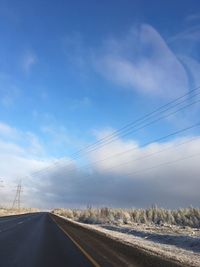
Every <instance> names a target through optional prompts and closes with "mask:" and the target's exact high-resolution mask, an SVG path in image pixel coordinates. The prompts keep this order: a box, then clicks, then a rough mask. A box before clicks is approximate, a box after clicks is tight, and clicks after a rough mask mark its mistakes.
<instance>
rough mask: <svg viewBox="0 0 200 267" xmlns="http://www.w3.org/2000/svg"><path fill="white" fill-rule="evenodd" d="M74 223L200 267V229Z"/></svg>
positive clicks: (191, 266)
mask: <svg viewBox="0 0 200 267" xmlns="http://www.w3.org/2000/svg"><path fill="white" fill-rule="evenodd" d="M75 223H77V224H79V225H81V226H83V227H85V228H88V229H93V230H95V231H98V232H101V233H103V234H105V235H107V236H109V237H110V238H114V239H116V240H118V241H119V242H123V243H126V244H128V245H131V246H133V247H138V248H140V249H142V250H145V251H147V252H149V253H153V254H156V255H160V256H162V257H165V258H169V259H172V260H175V261H178V262H181V263H184V264H185V265H186V266H188V267H199V266H200V230H199V229H194V228H190V227H178V226H170V225H163V226H155V225H145V224H134V225H131V226H125V225H121V226H119V225H117V226H116V225H110V224H99V225H91V224H84V223H79V222H75Z"/></svg>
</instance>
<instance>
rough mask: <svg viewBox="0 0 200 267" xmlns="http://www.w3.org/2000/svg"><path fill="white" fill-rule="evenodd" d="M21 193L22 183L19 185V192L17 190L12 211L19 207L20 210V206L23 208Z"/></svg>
mask: <svg viewBox="0 0 200 267" xmlns="http://www.w3.org/2000/svg"><path fill="white" fill-rule="evenodd" d="M21 191H22V183H21V181H20V182H19V184H18V185H17V190H16V194H15V198H14V201H13V205H12V209H14V208H15V207H17V209H18V210H20V206H21Z"/></svg>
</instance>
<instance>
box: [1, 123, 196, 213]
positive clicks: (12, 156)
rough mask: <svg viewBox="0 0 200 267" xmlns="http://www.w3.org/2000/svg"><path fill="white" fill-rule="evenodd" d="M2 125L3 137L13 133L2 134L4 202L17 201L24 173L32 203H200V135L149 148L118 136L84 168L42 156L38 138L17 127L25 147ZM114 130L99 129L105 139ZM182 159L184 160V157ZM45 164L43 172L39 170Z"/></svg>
mask: <svg viewBox="0 0 200 267" xmlns="http://www.w3.org/2000/svg"><path fill="white" fill-rule="evenodd" d="M0 129H1V131H0V133H1V134H2V135H0V136H3V135H5V134H6V133H8V136H10V139H9V140H10V141H8V140H4V139H2V138H1V141H0V177H3V180H4V184H5V187H4V188H1V196H2V202H3V203H7V204H9V203H11V202H12V200H13V197H14V191H11V190H10V188H11V186H13V185H16V183H17V181H18V180H19V179H20V178H23V177H24V179H23V187H24V192H23V194H22V203H23V204H24V205H27V206H28V205H29V206H38V207H44V208H51V207H58V206H86V205H87V204H91V205H113V206H149V205H151V204H152V203H157V204H158V205H161V206H165V207H179V206H188V205H190V204H192V205H194V206H196V205H198V203H199V191H198V188H199V186H200V179H199V158H200V155H198V156H195V157H191V158H189V157H190V156H192V155H196V154H198V153H199V147H200V136H196V137H192V136H191V137H187V138H186V137H184V138H176V139H174V140H171V141H166V142H163V143H156V142H154V143H151V144H149V145H148V146H145V147H142V146H140V145H139V144H138V142H137V141H136V140H126V141H125V140H122V139H121V138H119V137H118V138H117V139H116V141H115V142H113V143H110V144H107V145H106V146H103V147H101V148H98V149H97V150H95V151H93V152H91V153H90V154H89V157H88V163H89V164H90V166H89V167H88V168H80V167H78V163H77V162H76V161H70V159H69V158H67V157H65V158H62V159H57V160H55V159H53V158H47V157H46V158H45V157H43V158H42V157H38V154H37V153H35V151H34V150H30V147H31V146H33V147H36V149H37V146H38V143H37V142H38V139H37V138H36V140H37V141H36V145H35V144H34V143H35V136H34V135H33V136H31V138H29V137H30V135H31V134H30V133H29V134H27V133H21V132H20V131H18V134H17V135H18V136H27V140H26V146H25V145H22V144H21V143H20V142H19V140H18V139H14V137H13V136H14V135H15V134H16V131H17V129H14V128H12V127H11V126H9V125H6V124H2V123H1V127H0ZM12 129H13V131H14V133H15V134H13V133H12ZM113 131H114V130H111V129H106V130H105V131H99V132H96V136H98V138H102V137H104V136H105V135H107V134H108V133H110V132H113ZM28 140H29V145H28ZM31 151H32V152H31ZM38 151H40V146H39V148H38ZM127 151H128V152H127ZM116 155H118V156H116ZM187 157H188V158H187ZM183 158H185V160H180V159H183ZM94 162H95V164H94ZM167 162H170V164H166V163H167ZM171 162H175V164H171ZM79 164H80V163H79ZM49 166H51V167H49ZM52 166H53V167H52ZM43 168H45V170H44V171H42V172H39V173H34V172H35V171H37V170H38V169H43ZM31 173H33V175H32V176H31V175H30V174H31Z"/></svg>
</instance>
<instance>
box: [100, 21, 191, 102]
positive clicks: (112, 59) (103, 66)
mask: <svg viewBox="0 0 200 267" xmlns="http://www.w3.org/2000/svg"><path fill="white" fill-rule="evenodd" d="M95 63H96V65H97V69H98V71H99V72H100V73H102V74H103V75H104V76H105V77H107V78H108V79H110V80H111V81H114V82H115V83H117V84H119V85H121V86H123V87H127V88H130V89H133V90H137V91H138V92H141V93H145V94H146V93H149V94H153V95H157V96H162V97H165V98H170V97H176V96H177V95H180V94H181V93H182V92H183V93H184V92H186V91H187V89H188V78H187V74H186V72H185V70H184V67H183V66H182V64H181V62H180V61H179V60H178V59H177V57H176V55H175V54H174V53H173V52H172V51H171V50H170V48H169V47H168V45H167V44H166V42H165V41H164V39H163V38H162V37H161V35H160V34H159V33H158V32H157V31H156V30H155V29H154V28H153V27H152V26H150V25H147V24H142V25H140V26H139V27H134V28H132V30H131V31H130V32H129V34H128V35H127V36H126V37H125V38H123V39H122V40H117V39H113V40H110V41H107V42H106V44H105V48H104V50H103V52H102V53H101V54H100V55H99V56H96V57H95Z"/></svg>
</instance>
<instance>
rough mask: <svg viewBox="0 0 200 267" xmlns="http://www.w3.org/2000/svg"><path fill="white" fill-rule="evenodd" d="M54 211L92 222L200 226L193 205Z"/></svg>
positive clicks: (74, 218)
mask: <svg viewBox="0 0 200 267" xmlns="http://www.w3.org/2000/svg"><path fill="white" fill-rule="evenodd" d="M53 213H55V214H58V215H61V216H65V217H67V218H69V219H73V220H76V221H79V222H83V223H90V224H101V223H108V224H133V223H144V224H156V225H164V224H170V225H179V226H189V227H194V228H198V227H200V209H198V208H193V207H189V208H184V209H176V210H170V209H163V208H158V207H156V206H154V207H151V208H148V209H115V208H107V207H104V208H87V209H83V210H79V209H54V210H53Z"/></svg>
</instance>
